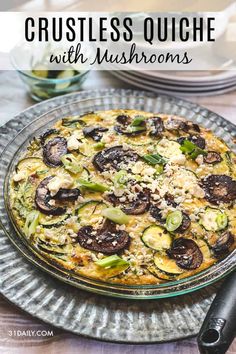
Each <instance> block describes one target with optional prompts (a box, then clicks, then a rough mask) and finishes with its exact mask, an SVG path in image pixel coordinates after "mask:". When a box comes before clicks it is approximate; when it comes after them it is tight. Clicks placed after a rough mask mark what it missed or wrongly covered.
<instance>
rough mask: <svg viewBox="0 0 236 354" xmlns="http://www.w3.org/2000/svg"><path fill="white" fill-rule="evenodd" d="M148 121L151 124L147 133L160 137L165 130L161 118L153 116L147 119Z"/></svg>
mask: <svg viewBox="0 0 236 354" xmlns="http://www.w3.org/2000/svg"><path fill="white" fill-rule="evenodd" d="M148 123H149V124H150V125H151V131H150V133H149V135H151V136H156V137H160V136H161V134H162V133H163V131H164V130H165V127H164V123H163V120H162V119H161V118H160V117H153V118H149V119H148Z"/></svg>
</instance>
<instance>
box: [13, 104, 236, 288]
mask: <svg viewBox="0 0 236 354" xmlns="http://www.w3.org/2000/svg"><path fill="white" fill-rule="evenodd" d="M10 191H11V193H10V198H11V208H12V212H13V215H14V218H15V222H16V224H17V226H18V227H19V228H20V229H21V231H22V232H23V233H24V235H25V236H26V237H27V239H28V240H29V242H30V243H31V244H32V245H33V246H34V247H36V248H37V250H38V251H39V252H40V253H41V254H42V255H44V256H45V257H47V258H49V259H50V260H51V261H53V263H54V264H56V265H58V267H62V268H66V269H68V270H73V271H74V272H76V273H78V274H80V275H83V276H86V277H90V278H95V279H99V280H102V281H108V282H115V283H125V284H130V285H138V284H158V283H161V282H163V281H172V280H177V279H180V278H184V277H188V276H190V275H193V274H196V273H198V272H200V271H202V270H203V269H206V268H208V267H209V266H211V265H212V264H213V263H215V262H217V261H219V260H220V259H222V258H224V257H225V256H227V254H228V253H229V252H231V251H232V250H233V249H234V248H235V235H236V203H235V200H236V156H235V154H234V153H233V152H232V151H230V149H229V148H228V147H227V145H226V144H225V143H224V142H223V141H222V140H221V139H219V138H217V137H216V136H214V135H213V133H212V132H210V131H209V130H207V129H205V128H202V127H199V125H197V124H194V123H192V122H190V121H187V120H185V119H183V118H179V117H177V116H168V115H165V114H152V113H146V112H141V111H135V110H112V111H99V112H89V113H86V114H84V115H81V116H75V117H66V118H63V119H62V120H60V121H58V122H57V123H56V124H55V126H54V127H53V128H52V129H49V130H47V131H45V133H44V134H43V135H41V136H40V137H36V138H34V139H33V140H32V141H31V143H30V145H29V146H28V149H27V151H26V153H25V155H24V156H21V159H20V160H19V162H18V164H17V166H16V171H15V173H14V175H13V176H12V179H11V188H10Z"/></svg>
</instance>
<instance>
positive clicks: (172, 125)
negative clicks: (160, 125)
mask: <svg viewBox="0 0 236 354" xmlns="http://www.w3.org/2000/svg"><path fill="white" fill-rule="evenodd" d="M164 126H165V128H166V129H167V130H170V131H171V130H182V131H184V132H186V133H187V132H188V131H189V129H190V127H189V125H188V122H186V121H184V120H182V119H178V118H172V117H170V118H168V119H167V120H166V121H165V122H164Z"/></svg>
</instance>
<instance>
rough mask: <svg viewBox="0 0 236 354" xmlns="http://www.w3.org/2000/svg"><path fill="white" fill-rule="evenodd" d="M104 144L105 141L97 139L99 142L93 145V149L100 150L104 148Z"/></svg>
mask: <svg viewBox="0 0 236 354" xmlns="http://www.w3.org/2000/svg"><path fill="white" fill-rule="evenodd" d="M104 146H105V143H103V142H102V141H99V143H96V144H94V145H93V147H94V149H95V150H101V149H103V148H104Z"/></svg>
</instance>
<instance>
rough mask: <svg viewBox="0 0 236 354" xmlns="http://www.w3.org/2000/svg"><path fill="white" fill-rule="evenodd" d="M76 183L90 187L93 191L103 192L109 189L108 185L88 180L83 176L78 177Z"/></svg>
mask: <svg viewBox="0 0 236 354" xmlns="http://www.w3.org/2000/svg"><path fill="white" fill-rule="evenodd" d="M78 183H79V185H80V186H82V187H84V188H87V189H90V190H91V191H93V192H105V191H107V190H108V189H109V187H108V186H106V185H104V184H100V183H95V182H90V181H87V180H85V179H83V178H79V179H78Z"/></svg>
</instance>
